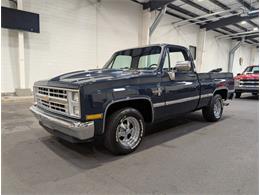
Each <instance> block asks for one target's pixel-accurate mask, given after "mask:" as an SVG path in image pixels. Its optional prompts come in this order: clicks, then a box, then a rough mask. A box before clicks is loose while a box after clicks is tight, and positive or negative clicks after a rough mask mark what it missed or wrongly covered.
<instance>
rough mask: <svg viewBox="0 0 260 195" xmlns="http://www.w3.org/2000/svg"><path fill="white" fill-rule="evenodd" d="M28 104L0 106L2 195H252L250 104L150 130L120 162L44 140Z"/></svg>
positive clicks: (254, 115)
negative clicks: (213, 119)
mask: <svg viewBox="0 0 260 195" xmlns="http://www.w3.org/2000/svg"><path fill="white" fill-rule="evenodd" d="M31 101H32V100H20V101H18V102H17V101H11V102H10V101H8V102H3V103H2V193H3V194H23V193H24V194H35V193H37V194H58V193H66V194H80V193H90V194H101V193H106V194H125V193H128V194H129V193H131V194H132V193H149V194H150V193H155V194H157V193H171V194H258V99H257V98H254V97H250V96H246V97H245V96H244V97H243V98H241V99H236V100H234V101H233V102H232V103H231V105H230V106H229V107H226V108H225V112H224V117H223V119H222V120H221V121H219V122H217V123H208V122H205V121H204V120H203V118H202V116H201V112H195V113H192V114H189V115H187V116H186V117H183V118H182V119H175V120H172V121H168V122H167V123H164V124H157V125H156V126H155V127H153V128H152V129H151V130H150V132H151V133H149V134H148V135H147V136H146V137H145V138H144V140H143V143H142V144H141V146H140V147H139V148H138V150H137V151H136V152H135V153H133V154H130V155H127V156H119V157H118V156H117V157H116V156H112V155H111V154H110V153H109V152H107V151H106V150H105V149H104V148H103V147H101V146H98V147H95V146H94V145H93V144H76V145H75V144H74V145H73V144H70V143H66V142H63V141H58V140H57V139H55V138H54V137H52V136H50V135H49V134H48V133H47V132H45V131H44V130H43V129H42V128H41V127H40V126H39V125H38V123H37V121H36V120H35V118H34V117H33V116H32V114H31V113H30V112H29V110H28V108H29V106H30V105H31ZM166 124H167V125H166Z"/></svg>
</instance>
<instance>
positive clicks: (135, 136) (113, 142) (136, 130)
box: [104, 108, 145, 155]
mask: <svg viewBox="0 0 260 195" xmlns="http://www.w3.org/2000/svg"><path fill="white" fill-rule="evenodd" d="M144 128H145V127H144V119H143V116H142V115H141V114H140V112H139V111H138V110H136V109H134V108H123V109H120V110H118V111H116V112H114V113H113V114H112V115H111V116H109V117H108V119H107V122H106V132H105V140H104V141H105V142H104V145H105V147H106V148H107V149H108V150H109V151H110V152H112V153H113V154H115V155H121V154H128V153H131V152H133V151H134V150H135V149H136V148H137V147H138V146H139V144H140V143H141V141H142V138H143V135H144Z"/></svg>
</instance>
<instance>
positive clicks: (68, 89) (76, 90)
mask: <svg viewBox="0 0 260 195" xmlns="http://www.w3.org/2000/svg"><path fill="white" fill-rule="evenodd" d="M34 87H45V88H49V89H59V90H67V91H73V92H78V91H79V89H70V88H60V87H49V86H43V85H34Z"/></svg>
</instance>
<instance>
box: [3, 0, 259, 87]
mask: <svg viewBox="0 0 260 195" xmlns="http://www.w3.org/2000/svg"><path fill="white" fill-rule="evenodd" d="M23 2H24V10H26V11H31V12H36V13H39V14H40V33H39V34H37V33H28V32H25V66H26V87H32V85H33V83H34V82H35V81H36V80H40V79H48V78H50V77H53V76H55V75H58V74H61V73H64V72H68V71H74V70H82V69H90V68H97V67H102V66H103V65H104V63H105V62H106V61H107V60H108V58H109V57H110V56H111V54H112V53H113V52H114V51H116V50H119V49H124V48H128V47H135V46H138V45H139V43H140V32H141V31H142V7H141V6H140V5H139V4H137V3H135V2H132V1H130V0H102V1H101V2H100V3H97V2H96V0H73V1H70V0H55V1H52V0H37V1H35V0H23ZM2 5H3V6H8V7H9V6H10V5H11V4H10V1H9V0H2ZM152 15H153V18H154V17H155V13H154V12H153V13H152ZM178 20H179V19H177V18H174V17H172V16H169V15H165V16H164V17H163V20H162V21H161V23H160V24H159V26H158V27H157V29H156V30H155V32H154V34H153V36H152V40H151V43H162V42H165V43H171V44H179V45H184V46H186V47H188V46H189V45H193V46H197V47H198V33H199V30H200V29H199V27H198V26H195V25H189V26H185V27H182V28H175V27H174V26H173V25H172V22H174V21H178ZM151 22H152V21H151ZM1 31H2V44H1V48H2V62H1V63H2V66H1V70H2V71H1V72H2V73H1V74H2V75H1V76H2V79H1V80H2V92H13V91H14V89H15V88H17V87H19V77H18V75H19V74H18V70H17V68H18V60H17V59H18V48H17V47H18V45H17V42H18V33H17V31H14V30H7V29H2V30H1ZM216 35H217V33H214V32H207V34H206V39H205V48H204V53H203V56H204V57H203V60H202V66H201V70H202V71H209V70H211V69H214V68H218V67H222V68H223V70H224V71H226V70H227V64H228V51H229V50H230V48H231V42H230V41H227V40H225V41H216V39H215V36H216ZM239 56H243V58H244V66H246V65H249V64H258V50H256V49H252V48H251V47H248V46H243V47H241V48H240V49H239V50H238V52H237V54H236V56H235V60H234V72H235V73H236V72H237V71H238V72H239V71H240V69H243V68H244V67H239V66H238V65H237V62H238V58H239ZM248 56H249V57H248ZM248 58H249V59H248Z"/></svg>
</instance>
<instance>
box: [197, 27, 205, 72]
mask: <svg viewBox="0 0 260 195" xmlns="http://www.w3.org/2000/svg"><path fill="white" fill-rule="evenodd" d="M206 35H207V33H206V29H200V31H199V34H198V41H197V59H196V69H197V72H201V71H202V68H203V59H204V54H205V46H206Z"/></svg>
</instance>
